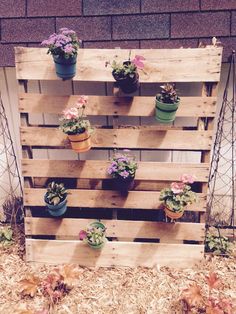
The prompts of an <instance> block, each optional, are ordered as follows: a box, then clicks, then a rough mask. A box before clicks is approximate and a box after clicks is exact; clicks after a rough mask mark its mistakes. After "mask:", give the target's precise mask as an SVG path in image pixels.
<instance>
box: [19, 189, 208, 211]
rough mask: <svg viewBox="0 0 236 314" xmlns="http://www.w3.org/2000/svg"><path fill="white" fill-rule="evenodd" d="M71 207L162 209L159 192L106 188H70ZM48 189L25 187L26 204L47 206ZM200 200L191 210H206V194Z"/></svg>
mask: <svg viewBox="0 0 236 314" xmlns="http://www.w3.org/2000/svg"><path fill="white" fill-rule="evenodd" d="M69 191H70V194H69V195H68V206H69V207H85V208H87V207H90V208H129V209H135V208H136V209H137V208H140V209H156V210H158V209H160V208H161V207H162V204H161V203H160V201H159V195H160V193H158V192H151V191H130V192H129V193H128V195H127V196H121V195H120V193H119V192H118V191H106V190H78V189H76V190H69ZM45 193H46V189H30V188H26V189H24V205H25V206H45V203H44V194H45ZM198 198H199V199H198V202H197V203H196V204H193V205H191V206H189V207H188V208H187V210H189V211H199V212H205V211H206V195H205V194H198Z"/></svg>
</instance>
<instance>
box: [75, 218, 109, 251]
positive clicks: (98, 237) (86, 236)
mask: <svg viewBox="0 0 236 314" xmlns="http://www.w3.org/2000/svg"><path fill="white" fill-rule="evenodd" d="M105 234H106V227H105V226H104V225H103V224H102V223H100V222H94V223H91V224H90V225H89V226H88V227H87V229H86V230H81V231H80V232H79V239H80V240H83V241H85V242H87V243H89V244H90V245H92V246H97V245H101V244H102V243H104V242H105V241H106V237H105Z"/></svg>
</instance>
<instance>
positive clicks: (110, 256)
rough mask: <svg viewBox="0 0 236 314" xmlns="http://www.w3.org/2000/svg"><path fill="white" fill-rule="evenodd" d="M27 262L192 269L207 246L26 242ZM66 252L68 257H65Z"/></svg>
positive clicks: (64, 241)
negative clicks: (95, 246) (158, 266)
mask: <svg viewBox="0 0 236 314" xmlns="http://www.w3.org/2000/svg"><path fill="white" fill-rule="evenodd" d="M26 252H27V260H28V261H29V262H38V263H50V264H55V263H56V264H59V263H60V264H61V263H76V264H79V265H81V266H87V267H110V266H126V267H137V266H143V267H155V266H157V265H160V266H169V267H171V266H172V267H175V268H181V267H187V268H189V267H191V266H193V265H194V264H195V263H196V262H199V261H200V260H201V259H202V258H203V252H204V246H203V245H191V244H161V243H158V244H156V243H131V242H130V243H127V242H108V243H106V245H105V246H104V248H103V249H102V250H93V249H91V248H89V247H88V245H86V244H85V243H82V242H80V241H66V240H63V241H59V240H51V241H48V240H35V239H26ZM62 252H66V254H62Z"/></svg>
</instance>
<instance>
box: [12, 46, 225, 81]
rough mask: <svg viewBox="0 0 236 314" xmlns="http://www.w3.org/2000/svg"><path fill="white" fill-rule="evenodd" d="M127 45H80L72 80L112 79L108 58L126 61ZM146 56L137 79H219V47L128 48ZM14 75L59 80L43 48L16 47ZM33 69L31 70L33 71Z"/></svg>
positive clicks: (50, 58)
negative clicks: (120, 47) (121, 46)
mask: <svg viewBox="0 0 236 314" xmlns="http://www.w3.org/2000/svg"><path fill="white" fill-rule="evenodd" d="M129 52H130V50H128V49H79V51H78V61H77V74H76V76H75V77H74V78H73V80H74V81H98V82H113V81H114V79H113V77H112V74H111V67H109V66H108V67H105V63H106V62H107V61H113V60H114V58H115V57H116V56H117V60H120V61H125V60H127V58H128V56H129ZM136 54H138V55H142V56H144V57H145V59H146V60H145V68H144V71H139V75H140V81H141V82H145V83H157V82H203V81H204V82H215V81H219V79H220V66H221V59H222V48H221V47H220V48H218V47H213V46H212V47H209V48H188V49H138V50H131V57H134V56H135V55H136ZM15 59H16V74H17V79H18V80H22V79H28V80H58V79H59V78H58V77H57V76H56V74H55V69H54V64H53V61H52V57H51V56H50V55H47V49H46V48H27V47H16V48H15ZM32 69H34V71H32Z"/></svg>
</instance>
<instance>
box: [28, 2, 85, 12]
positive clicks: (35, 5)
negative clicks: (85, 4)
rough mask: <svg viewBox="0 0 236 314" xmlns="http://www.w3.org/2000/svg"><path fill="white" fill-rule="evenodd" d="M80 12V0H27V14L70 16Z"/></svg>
mask: <svg viewBox="0 0 236 314" xmlns="http://www.w3.org/2000/svg"><path fill="white" fill-rule="evenodd" d="M81 14H82V1H81V0H70V2H69V3H68V0H60V1H58V0H50V1H48V0H37V1H35V0H28V4H27V15H28V16H70V15H74V16H75V15H76V16H78V15H81Z"/></svg>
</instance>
